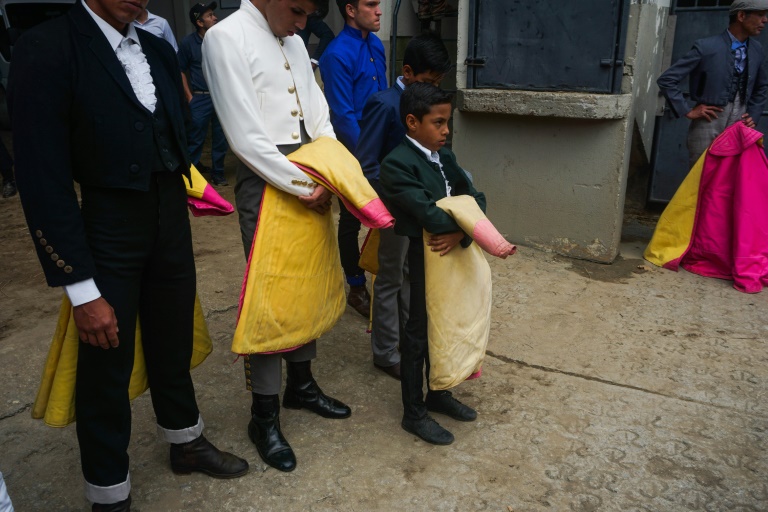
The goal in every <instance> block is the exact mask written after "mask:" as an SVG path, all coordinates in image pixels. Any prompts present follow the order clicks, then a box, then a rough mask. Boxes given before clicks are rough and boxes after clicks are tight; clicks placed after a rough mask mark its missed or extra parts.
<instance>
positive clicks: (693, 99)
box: [656, 0, 768, 167]
mask: <svg viewBox="0 0 768 512" xmlns="http://www.w3.org/2000/svg"><path fill="white" fill-rule="evenodd" d="M729 13H730V14H729V21H728V29H727V30H724V31H723V32H721V33H720V34H717V35H714V36H710V37H706V38H703V39H699V40H697V41H696V42H695V43H694V44H693V48H691V50H690V51H689V52H688V53H686V54H685V55H683V56H682V57H681V58H680V59H678V60H677V62H675V63H674V64H672V66H670V67H669V69H667V70H666V71H665V72H664V73H662V74H661V76H660V77H659V79H658V80H657V81H656V83H657V84H658V85H659V89H660V90H661V93H662V94H663V95H664V97H666V98H667V103H668V105H669V107H670V108H671V109H672V113H673V114H674V115H675V117H678V118H679V117H683V116H685V117H687V118H688V119H690V120H691V124H690V126H689V128H688V157H689V164H690V165H689V167H693V165H694V164H695V163H696V161H697V160H698V159H699V157H700V156H701V155H702V153H704V151H706V149H707V148H708V147H709V145H710V144H712V141H714V140H715V138H716V137H717V136H718V135H720V134H721V133H722V132H723V130H725V129H726V128H727V127H728V126H730V125H732V124H733V123H736V122H742V123H744V124H745V125H747V126H748V127H750V128H754V127H755V125H756V124H757V122H758V121H759V120H760V115H761V114H762V113H763V107H764V106H765V101H766V98H768V69H766V66H765V52H764V50H763V47H762V45H761V44H760V42H759V41H758V40H757V39H755V38H756V37H757V36H758V35H760V32H762V30H763V28H764V27H765V24H766V23H768V0H736V1H735V2H733V3H732V4H731V7H730V11H729ZM686 80H688V81H689V87H688V90H689V91H690V101H688V100H687V99H686V98H685V96H683V89H682V84H683V83H684V82H685V81H686Z"/></svg>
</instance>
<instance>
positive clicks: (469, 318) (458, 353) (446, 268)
mask: <svg viewBox="0 0 768 512" xmlns="http://www.w3.org/2000/svg"><path fill="white" fill-rule="evenodd" d="M437 206H438V207H440V208H442V209H443V210H445V211H446V212H447V213H448V214H450V215H451V216H452V217H453V218H454V220H455V221H456V223H457V224H458V225H459V227H461V229H462V230H463V231H464V232H465V233H472V232H473V231H474V227H475V224H477V222H478V221H479V220H481V219H485V218H486V217H485V214H484V213H483V211H482V210H481V209H480V207H479V206H478V205H477V202H476V201H475V199H474V198H473V197H472V196H455V197H446V198H443V199H441V200H439V201H438V202H437ZM429 236H430V235H429V233H427V232H426V231H425V232H424V236H423V239H424V241H423V243H424V274H425V292H426V299H427V317H428V319H429V322H428V325H429V327H428V339H429V364H430V368H429V388H430V389H434V390H442V389H450V388H452V387H454V386H457V385H458V384H460V383H462V382H464V381H465V380H466V379H467V378H470V377H471V376H473V375H474V374H478V373H479V372H480V371H481V368H482V364H483V360H484V359H485V349H486V347H487V346H488V338H489V334H490V329H491V295H492V284H491V267H490V266H489V265H488V261H487V260H486V259H485V255H484V254H483V251H482V249H480V247H479V246H478V245H477V244H476V243H473V244H471V245H470V246H469V247H467V248H466V249H462V248H460V247H457V248H455V249H453V250H452V251H451V252H449V253H448V254H446V255H445V256H440V253H439V252H432V250H431V248H430V247H429V246H428V245H427V241H428V240H429Z"/></svg>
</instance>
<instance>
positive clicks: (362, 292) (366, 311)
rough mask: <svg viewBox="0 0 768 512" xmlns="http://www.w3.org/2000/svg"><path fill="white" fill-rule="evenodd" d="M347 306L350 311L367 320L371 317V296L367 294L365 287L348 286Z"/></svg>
mask: <svg viewBox="0 0 768 512" xmlns="http://www.w3.org/2000/svg"><path fill="white" fill-rule="evenodd" d="M347 304H349V305H350V306H351V307H352V309H354V310H355V311H357V312H358V313H360V314H361V315H363V316H364V317H365V318H369V317H370V315H371V294H370V293H368V288H366V287H365V285H362V286H350V287H349V295H347Z"/></svg>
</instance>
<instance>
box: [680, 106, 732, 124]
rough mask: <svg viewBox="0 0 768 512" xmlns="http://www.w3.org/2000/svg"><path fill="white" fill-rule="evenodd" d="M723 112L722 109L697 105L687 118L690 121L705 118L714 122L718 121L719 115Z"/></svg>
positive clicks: (686, 115)
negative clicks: (714, 120)
mask: <svg viewBox="0 0 768 512" xmlns="http://www.w3.org/2000/svg"><path fill="white" fill-rule="evenodd" d="M722 111H723V109H722V108H720V107H712V106H709V105H704V104H700V105H696V106H695V107H694V108H693V110H691V111H690V112H688V113H687V114H685V117H687V118H688V119H701V118H702V117H703V118H704V119H706V120H707V121H712V120H713V119H717V113H718V112H722Z"/></svg>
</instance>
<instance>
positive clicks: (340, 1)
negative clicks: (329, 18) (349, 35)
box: [336, 0, 360, 21]
mask: <svg viewBox="0 0 768 512" xmlns="http://www.w3.org/2000/svg"><path fill="white" fill-rule="evenodd" d="M359 3H360V0H336V5H337V6H338V7H339V12H340V13H341V19H343V20H344V21H347V4H349V5H351V6H352V7H354V8H355V9H357V4H359Z"/></svg>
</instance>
